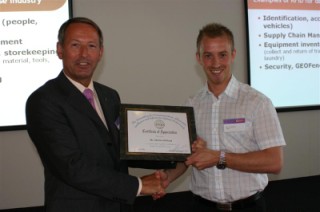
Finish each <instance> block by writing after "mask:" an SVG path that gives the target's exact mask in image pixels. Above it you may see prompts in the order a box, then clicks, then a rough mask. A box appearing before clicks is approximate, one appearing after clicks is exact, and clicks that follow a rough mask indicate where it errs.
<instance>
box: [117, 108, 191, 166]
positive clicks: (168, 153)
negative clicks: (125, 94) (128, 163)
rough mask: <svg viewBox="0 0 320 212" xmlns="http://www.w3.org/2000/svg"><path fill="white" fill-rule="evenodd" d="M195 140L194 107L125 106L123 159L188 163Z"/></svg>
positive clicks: (122, 129) (122, 128)
mask: <svg viewBox="0 0 320 212" xmlns="http://www.w3.org/2000/svg"><path fill="white" fill-rule="evenodd" d="M195 139H196V129H195V121H194V113H193V108H192V107H178V106H160V105H137V104H122V105H121V109H120V158H121V159H126V160H157V161H184V160H185V159H186V157H187V156H189V155H190V154H191V144H192V142H193V141H194V140H195Z"/></svg>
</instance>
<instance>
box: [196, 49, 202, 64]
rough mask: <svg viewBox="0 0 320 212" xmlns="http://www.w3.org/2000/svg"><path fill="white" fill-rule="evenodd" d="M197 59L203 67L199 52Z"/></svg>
mask: <svg viewBox="0 0 320 212" xmlns="http://www.w3.org/2000/svg"><path fill="white" fill-rule="evenodd" d="M196 59H197V61H198V63H199V64H200V65H201V64H202V63H201V58H200V53H199V52H197V53H196Z"/></svg>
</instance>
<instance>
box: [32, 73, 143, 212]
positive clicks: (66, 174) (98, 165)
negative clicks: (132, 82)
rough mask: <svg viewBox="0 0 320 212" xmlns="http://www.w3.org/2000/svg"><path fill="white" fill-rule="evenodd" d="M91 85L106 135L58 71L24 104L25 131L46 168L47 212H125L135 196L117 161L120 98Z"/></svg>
mask: <svg viewBox="0 0 320 212" xmlns="http://www.w3.org/2000/svg"><path fill="white" fill-rule="evenodd" d="M94 87H95V90H96V92H97V94H98V97H99V101H100V104H101V107H102V109H103V112H104V115H105V117H106V121H107V124H108V128H109V131H108V130H107V128H106V127H105V126H104V124H103V122H102V121H101V119H100V118H99V116H98V114H97V113H96V111H95V110H94V109H93V108H92V107H91V105H90V103H89V102H88V100H87V99H86V98H85V97H84V95H83V94H82V93H81V92H80V91H79V90H78V89H77V88H76V87H75V86H74V85H73V84H72V83H71V82H70V81H69V80H68V79H67V78H66V77H65V75H64V74H63V73H62V72H61V73H60V74H59V76H58V77H57V78H55V79H53V80H50V81H48V82H47V83H46V84H44V85H43V86H42V87H40V88H39V89H37V90H36V91H35V92H33V93H32V94H31V95H30V97H29V98H28V100H27V104H26V118H27V130H28V133H29V135H30V137H31V139H32V141H33V143H34V144H35V146H36V148H37V150H38V153H39V155H40V158H41V160H42V163H43V166H44V174H45V205H46V209H47V211H57V212H64V211H66V212H73V211H74V212H82V211H86V212H95V211H96V212H99V211H104V212H120V211H127V209H126V208H127V206H128V205H131V204H133V202H134V199H135V197H136V194H137V190H138V186H139V183H138V180H137V178H136V177H133V176H129V175H128V174H127V173H128V168H127V165H126V164H125V162H124V161H120V159H119V158H120V157H119V149H118V148H119V143H118V142H119V131H118V129H117V128H116V126H115V124H114V122H115V121H116V119H117V118H118V116H119V107H120V98H119V95H118V93H117V92H116V91H115V90H113V89H111V88H109V87H107V86H104V85H102V84H99V83H96V82H94ZM129 208H131V207H129Z"/></svg>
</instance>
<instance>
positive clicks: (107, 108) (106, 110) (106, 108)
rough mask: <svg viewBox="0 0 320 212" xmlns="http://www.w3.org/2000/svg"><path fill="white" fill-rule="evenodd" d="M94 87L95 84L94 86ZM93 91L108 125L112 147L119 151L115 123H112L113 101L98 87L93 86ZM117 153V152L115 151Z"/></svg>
mask: <svg viewBox="0 0 320 212" xmlns="http://www.w3.org/2000/svg"><path fill="white" fill-rule="evenodd" d="M94 85H95V84H94ZM94 87H95V90H96V92H97V95H98V98H99V101H100V105H101V108H102V111H103V115H104V117H105V119H106V123H107V125H108V129H109V133H110V134H111V137H112V141H113V143H114V145H115V146H116V148H117V150H119V149H118V148H119V144H118V139H119V130H118V129H117V127H116V124H115V121H114V115H115V114H114V113H115V111H114V109H113V108H112V106H113V99H112V98H111V96H108V95H107V94H106V93H103V91H102V90H101V89H100V87H99V86H96V85H95V86H94ZM117 152H119V151H117Z"/></svg>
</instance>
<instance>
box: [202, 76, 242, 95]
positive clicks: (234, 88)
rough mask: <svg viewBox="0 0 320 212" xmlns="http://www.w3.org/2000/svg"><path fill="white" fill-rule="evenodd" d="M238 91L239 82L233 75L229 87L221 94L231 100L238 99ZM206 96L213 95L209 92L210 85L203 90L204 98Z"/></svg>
mask: <svg viewBox="0 0 320 212" xmlns="http://www.w3.org/2000/svg"><path fill="white" fill-rule="evenodd" d="M238 90H239V82H238V81H237V79H236V78H235V77H234V76H233V75H232V76H231V79H230V81H229V83H228V86H227V87H226V89H225V90H224V91H223V92H222V93H221V94H220V96H221V95H226V96H229V97H231V98H234V99H236V98H237V97H238ZM206 95H213V94H212V92H211V91H210V90H209V87H208V83H206V85H205V86H204V88H203V93H202V96H203V97H205V96H206Z"/></svg>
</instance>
